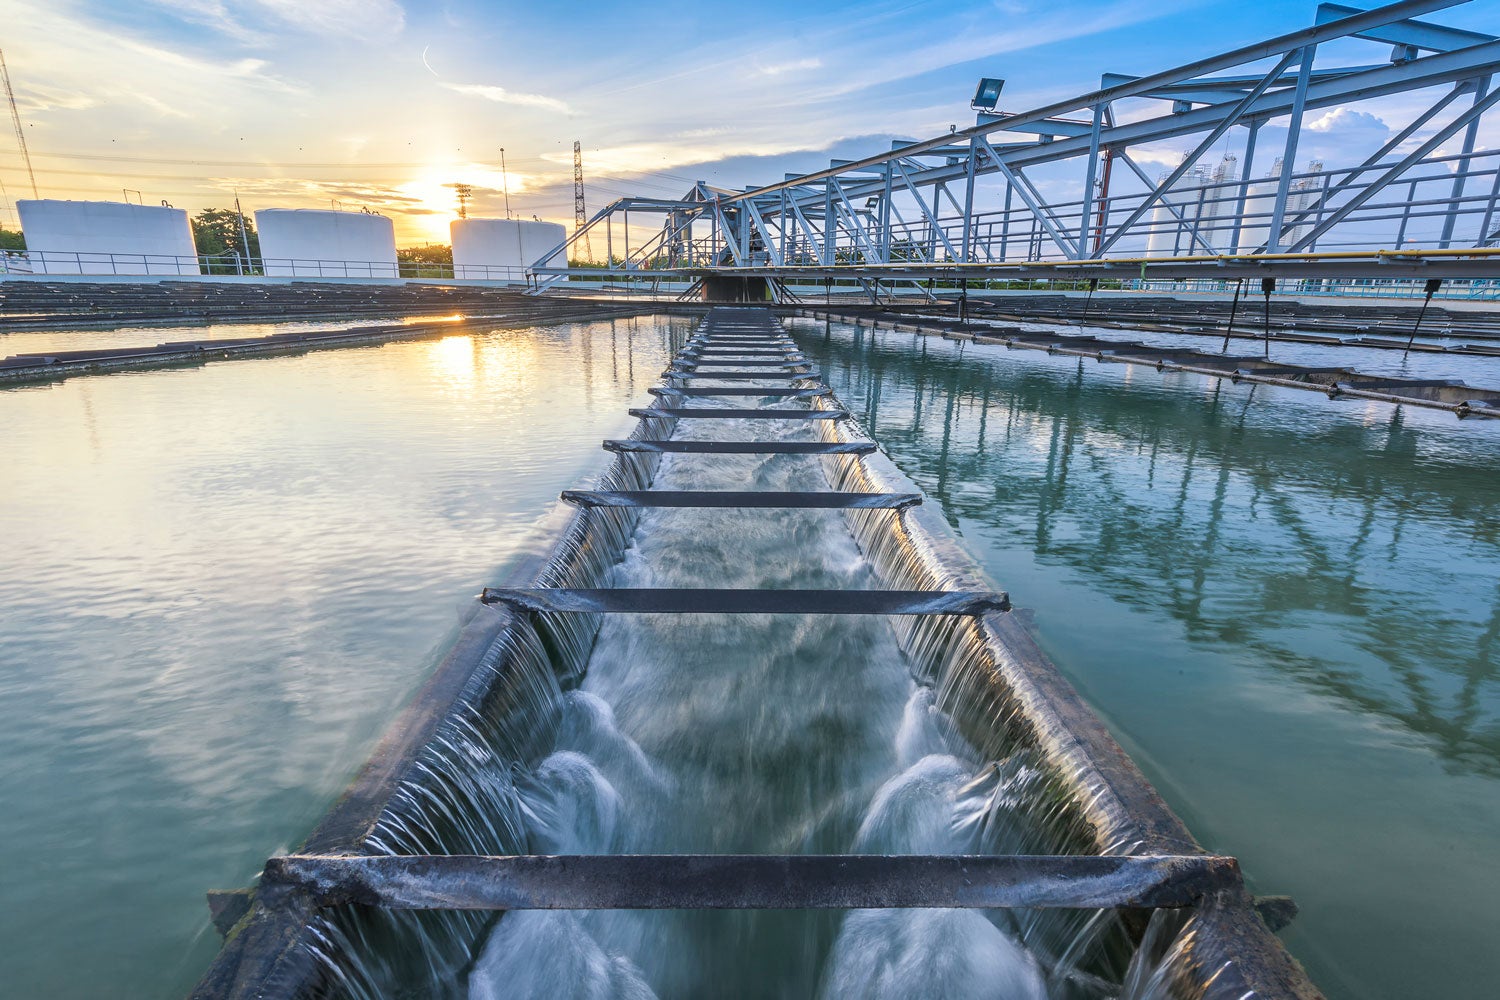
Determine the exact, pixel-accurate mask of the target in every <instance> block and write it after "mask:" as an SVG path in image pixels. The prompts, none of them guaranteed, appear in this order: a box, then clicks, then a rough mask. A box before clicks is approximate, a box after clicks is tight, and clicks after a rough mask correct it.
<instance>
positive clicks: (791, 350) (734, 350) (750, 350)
mask: <svg viewBox="0 0 1500 1000" xmlns="http://www.w3.org/2000/svg"><path fill="white" fill-rule="evenodd" d="M677 353H678V354H679V355H684V354H690V355H692V356H693V357H695V358H704V357H718V356H720V355H729V356H731V357H736V358H738V357H752V358H759V357H775V358H784V357H786V356H788V355H800V353H801V352H800V351H798V350H797V348H796V347H794V346H792V345H790V344H789V345H787V346H786V347H782V348H765V347H684V348H683V349H682V350H681V351H678V352H677Z"/></svg>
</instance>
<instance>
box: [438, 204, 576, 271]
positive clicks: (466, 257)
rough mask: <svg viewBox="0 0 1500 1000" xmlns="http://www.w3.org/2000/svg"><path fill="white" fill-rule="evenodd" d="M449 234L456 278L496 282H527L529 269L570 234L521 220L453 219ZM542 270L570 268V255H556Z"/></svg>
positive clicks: (552, 224)
mask: <svg viewBox="0 0 1500 1000" xmlns="http://www.w3.org/2000/svg"><path fill="white" fill-rule="evenodd" d="M448 233H449V236H450V238H451V239H452V241H453V276H454V277H455V278H490V279H493V280H497V281H503V280H507V279H508V280H512V281H524V280H525V278H526V268H528V267H531V266H533V265H535V264H537V262H538V261H539V260H540V259H541V257H542V255H543V254H545V253H547V252H548V251H549V250H552V249H553V248H554V247H558V246H561V245H562V243H563V241H564V240H566V239H567V238H568V230H567V229H566V228H565V227H563V226H560V225H558V224H557V223H555V222H523V221H521V220H519V219H454V220H453V222H452V223H450V224H449V226H448ZM543 266H546V267H567V266H568V258H567V255H566V254H563V253H557V254H554V255H553V256H552V259H551V260H549V261H548V262H547V263H546V264H545V265H543Z"/></svg>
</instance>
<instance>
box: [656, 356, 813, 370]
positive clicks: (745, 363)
mask: <svg viewBox="0 0 1500 1000" xmlns="http://www.w3.org/2000/svg"><path fill="white" fill-rule="evenodd" d="M805 365H806V362H799V361H792V360H789V359H787V358H776V359H775V360H772V361H755V360H753V359H751V358H726V359H724V360H723V361H714V360H711V359H710V360H707V361H694V360H692V359H691V358H685V359H683V360H680V361H673V362H672V365H671V367H673V368H691V369H694V370H696V369H700V368H742V369H744V370H746V371H749V370H750V369H751V368H773V369H778V370H781V369H790V368H798V367H805Z"/></svg>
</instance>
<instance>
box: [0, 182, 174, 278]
mask: <svg viewBox="0 0 1500 1000" xmlns="http://www.w3.org/2000/svg"><path fill="white" fill-rule="evenodd" d="M16 212H17V214H19V215H20V217H21V229H22V230H23V231H24V232H25V233H26V246H27V253H26V257H27V261H28V263H29V264H30V269H31V272H32V273H34V274H140V275H146V274H177V275H182V274H197V273H198V251H197V250H195V249H194V248H193V229H192V226H190V225H189V224H188V215H187V212H186V211H184V210H182V209H180V208H172V207H171V206H170V205H167V204H166V203H163V204H161V205H134V204H131V203H129V202H123V201H56V200H52V199H37V200H31V199H22V200H20V201H17V202H16Z"/></svg>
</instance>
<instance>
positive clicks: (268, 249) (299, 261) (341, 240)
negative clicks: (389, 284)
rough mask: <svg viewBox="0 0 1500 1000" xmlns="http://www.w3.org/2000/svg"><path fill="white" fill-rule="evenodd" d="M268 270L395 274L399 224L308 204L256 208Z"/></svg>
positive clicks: (322, 274) (308, 274) (287, 274)
mask: <svg viewBox="0 0 1500 1000" xmlns="http://www.w3.org/2000/svg"><path fill="white" fill-rule="evenodd" d="M255 228H256V230H257V232H258V233H259V234H260V256H261V260H262V261H264V262H265V270H266V274H267V276H279V277H295V278H395V277H399V272H398V270H397V267H396V227H395V226H394V225H393V224H392V223H391V220H390V219H388V218H386V217H385V216H383V215H374V214H372V213H369V212H332V211H329V210H327V209H310V208H264V209H261V210H260V211H258V212H256V213H255Z"/></svg>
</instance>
